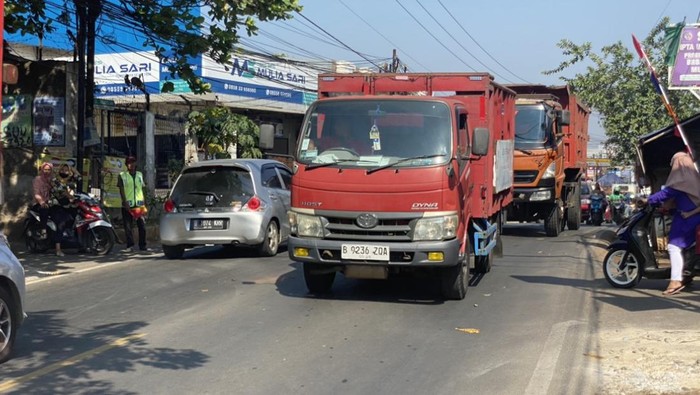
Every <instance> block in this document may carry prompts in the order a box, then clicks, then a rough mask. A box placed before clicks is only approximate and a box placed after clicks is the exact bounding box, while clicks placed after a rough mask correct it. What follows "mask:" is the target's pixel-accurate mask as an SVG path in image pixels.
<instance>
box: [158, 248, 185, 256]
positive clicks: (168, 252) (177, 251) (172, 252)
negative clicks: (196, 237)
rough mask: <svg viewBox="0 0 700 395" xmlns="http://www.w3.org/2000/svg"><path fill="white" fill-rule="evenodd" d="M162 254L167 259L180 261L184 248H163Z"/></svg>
mask: <svg viewBox="0 0 700 395" xmlns="http://www.w3.org/2000/svg"><path fill="white" fill-rule="evenodd" d="M163 254H164V255H165V257H166V258H168V259H182V256H183V255H184V254H185V248H184V247H182V246H166V245H164V246H163Z"/></svg>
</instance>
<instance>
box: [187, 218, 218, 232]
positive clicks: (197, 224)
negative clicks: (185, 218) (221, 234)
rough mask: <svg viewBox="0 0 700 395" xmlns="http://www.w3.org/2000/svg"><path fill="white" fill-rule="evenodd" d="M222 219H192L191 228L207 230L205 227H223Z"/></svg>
mask: <svg viewBox="0 0 700 395" xmlns="http://www.w3.org/2000/svg"><path fill="white" fill-rule="evenodd" d="M225 221H226V220H223V219H193V220H192V229H193V230H207V229H224V222H225Z"/></svg>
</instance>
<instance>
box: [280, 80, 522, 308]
mask: <svg viewBox="0 0 700 395" xmlns="http://www.w3.org/2000/svg"><path fill="white" fill-rule="evenodd" d="M318 92H319V99H318V100H317V101H316V102H315V103H313V104H312V105H311V106H310V107H309V110H308V111H307V113H306V115H305V118H304V121H303V124H302V127H301V130H300V133H299V139H298V142H297V148H296V152H295V155H294V165H293V171H294V175H293V177H292V183H291V184H292V190H291V194H292V202H291V209H290V211H289V220H290V227H291V233H292V236H291V237H290V239H289V243H288V251H289V256H290V258H291V259H292V260H294V261H298V262H302V263H303V271H304V279H305V281H306V285H307V288H308V289H309V291H311V292H312V293H323V292H328V291H329V290H330V289H331V287H332V284H333V281H334V278H335V275H336V272H342V273H343V274H344V275H345V277H349V278H380V279H385V278H387V277H388V276H389V275H391V274H396V273H399V272H402V271H421V272H431V271H432V272H437V273H438V277H439V279H440V284H441V290H442V294H443V296H444V297H445V298H447V299H463V298H464V297H465V295H466V292H467V286H468V282H469V270H470V266H472V261H473V262H474V263H473V265H474V266H475V268H476V270H477V271H479V272H486V271H488V270H489V269H490V265H491V259H492V256H493V254H494V248H496V246H497V245H500V239H499V232H500V229H501V225H502V220H503V218H504V216H503V215H502V213H504V212H505V209H506V207H507V206H508V205H509V204H510V203H511V201H512V180H513V177H512V164H513V147H514V136H515V129H514V119H515V92H513V91H512V90H510V89H508V88H506V87H504V86H502V85H499V84H496V83H494V81H493V77H492V76H491V75H489V74H486V73H429V74H422V73H407V74H390V73H385V74H384V73H383V74H364V73H355V74H321V75H319V80H318ZM472 258H474V259H472Z"/></svg>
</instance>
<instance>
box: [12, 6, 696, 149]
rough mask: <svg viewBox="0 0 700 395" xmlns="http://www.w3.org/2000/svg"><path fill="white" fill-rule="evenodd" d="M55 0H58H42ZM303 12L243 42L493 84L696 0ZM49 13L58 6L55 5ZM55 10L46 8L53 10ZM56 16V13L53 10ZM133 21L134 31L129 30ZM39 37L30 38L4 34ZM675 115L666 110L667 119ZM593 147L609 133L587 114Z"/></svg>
mask: <svg viewBox="0 0 700 395" xmlns="http://www.w3.org/2000/svg"><path fill="white" fill-rule="evenodd" d="M46 3H47V4H49V5H50V6H53V7H57V6H60V4H61V3H62V2H60V1H59V0H47V1H46ZM300 4H301V5H302V6H303V10H302V12H301V14H296V13H295V14H293V16H294V17H293V18H292V19H291V20H286V21H274V22H263V23H259V24H258V26H259V27H260V32H259V34H258V35H257V36H254V37H247V36H245V33H244V32H243V30H241V32H243V38H242V40H241V44H242V46H243V47H244V48H248V49H251V50H253V51H256V52H260V53H265V54H275V55H285V56H286V57H288V58H291V59H295V60H303V61H306V62H308V63H310V64H313V63H316V62H318V63H325V64H327V63H328V62H329V61H330V60H333V59H335V60H347V61H351V62H353V63H356V64H359V65H361V66H366V67H372V68H373V69H376V66H377V65H381V64H383V63H385V62H387V61H389V59H390V58H391V56H392V51H393V50H396V51H397V55H398V57H399V59H400V60H401V62H402V64H404V65H406V66H407V67H408V71H411V72H459V71H464V72H469V71H478V72H489V73H491V74H492V75H494V77H495V81H496V82H499V83H504V84H509V83H535V84H544V85H561V84H563V82H562V80H561V79H560V77H569V78H571V77H574V76H575V74H576V73H580V72H585V65H580V66H577V67H574V68H570V69H567V70H565V71H563V72H562V73H560V74H556V75H544V74H543V73H542V72H543V71H545V70H551V69H554V68H556V67H557V66H558V65H559V64H560V63H561V62H562V61H563V60H566V59H567V57H566V56H565V55H564V54H563V52H562V50H561V49H560V48H558V47H557V43H558V42H559V41H560V40H562V39H568V40H570V41H572V42H574V43H575V44H583V43H584V42H590V43H591V44H592V48H593V51H595V52H599V51H600V49H601V48H602V47H603V46H605V45H609V44H612V43H615V42H617V41H622V43H623V44H625V45H627V46H628V48H629V49H630V51H632V52H633V53H634V49H633V46H632V39H631V35H632V34H635V35H636V36H637V37H638V38H639V39H640V40H641V39H643V38H644V37H646V36H647V35H648V33H649V32H650V31H651V29H652V28H653V27H654V26H656V25H657V24H658V23H659V22H660V21H661V19H662V18H663V17H665V16H668V17H669V18H670V20H671V22H681V21H683V20H684V19H686V22H687V23H695V22H696V21H697V20H698V16H699V14H700V2H699V1H698V0H605V1H603V0H587V1H585V2H582V1H579V2H574V1H561V0H559V1H553V0H491V1H474V0H300ZM53 12H54V13H56V15H57V12H56V11H53ZM49 15H51V14H49ZM56 15H54V18H55V17H56ZM97 28H98V32H97V34H98V39H99V40H98V43H97V45H98V53H99V52H102V53H104V52H124V51H130V52H133V51H139V50H144V49H143V48H139V47H140V43H141V42H142V39H141V38H139V37H136V35H135V34H134V33H133V27H130V26H129V25H128V24H123V23H122V24H117V25H114V24H109V23H103V22H100V21H98V25H97ZM129 30H131V32H130V31H129ZM6 38H7V39H8V41H11V42H23V43H27V44H36V41H37V40H36V39H33V38H30V37H19V36H18V35H15V36H10V37H6ZM45 45H49V46H56V47H59V48H72V45H73V44H72V42H71V41H70V40H69V38H68V36H67V35H66V34H65V30H63V31H58V32H56V33H55V34H53V35H51V37H47V38H46V41H45ZM671 122H672V120H671V119H670V118H669V123H671ZM589 130H590V136H591V139H590V140H591V141H590V143H589V148H592V149H595V148H597V147H598V146H599V144H600V143H601V142H602V141H603V140H604V139H605V132H604V130H603V129H602V127H601V126H600V125H599V123H598V117H597V116H595V114H593V116H592V117H591V122H590V127H589Z"/></svg>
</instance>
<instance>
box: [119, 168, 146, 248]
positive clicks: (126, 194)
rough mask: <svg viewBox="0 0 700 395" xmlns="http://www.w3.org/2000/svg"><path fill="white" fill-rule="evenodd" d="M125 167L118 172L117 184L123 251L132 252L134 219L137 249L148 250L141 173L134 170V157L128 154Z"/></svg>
mask: <svg viewBox="0 0 700 395" xmlns="http://www.w3.org/2000/svg"><path fill="white" fill-rule="evenodd" d="M126 169H127V171H123V172H121V173H119V179H118V180H117V186H118V187H119V193H120V194H121V197H122V219H123V221H124V233H125V234H126V249H124V252H132V251H133V246H134V235H133V233H132V231H131V229H132V228H133V226H134V221H136V226H137V227H138V228H139V249H140V250H141V251H148V249H147V248H146V220H145V217H144V214H145V208H146V200H145V199H144V194H143V185H144V182H143V174H142V173H141V172H140V171H136V158H135V157H133V156H130V157H128V158H126Z"/></svg>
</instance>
